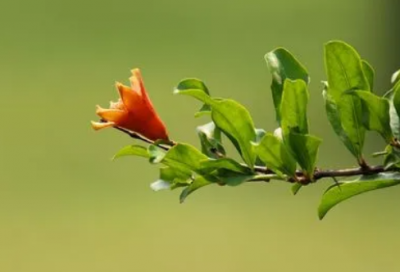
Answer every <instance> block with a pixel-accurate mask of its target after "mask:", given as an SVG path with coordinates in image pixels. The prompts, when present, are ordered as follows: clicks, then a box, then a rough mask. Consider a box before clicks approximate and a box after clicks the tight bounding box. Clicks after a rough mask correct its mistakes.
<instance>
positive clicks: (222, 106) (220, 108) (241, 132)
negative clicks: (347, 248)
mask: <svg viewBox="0 0 400 272" xmlns="http://www.w3.org/2000/svg"><path fill="white" fill-rule="evenodd" d="M211 117H212V120H213V121H214V123H215V124H216V126H217V127H218V128H219V129H221V131H222V132H223V133H224V134H225V135H227V136H228V138H229V139H231V140H232V139H234V141H232V142H233V143H236V147H237V148H238V151H239V153H240V154H241V156H242V158H243V160H244V162H245V163H246V164H247V165H248V166H249V167H250V168H252V167H253V166H254V162H255V160H256V155H255V153H254V149H253V146H252V144H251V143H252V142H253V141H254V140H255V139H256V133H255V128H254V123H253V119H252V118H251V116H250V113H249V112H248V111H247V109H246V108H245V107H243V106H242V105H240V104H239V103H237V102H235V101H233V100H230V99H227V100H220V101H215V102H214V105H212V111H211Z"/></svg>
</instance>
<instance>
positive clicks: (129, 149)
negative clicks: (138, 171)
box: [113, 145, 150, 160]
mask: <svg viewBox="0 0 400 272" xmlns="http://www.w3.org/2000/svg"><path fill="white" fill-rule="evenodd" d="M125 156H139V157H144V158H149V157H150V155H149V153H148V152H147V148H145V147H144V146H140V145H128V146H125V147H124V148H122V149H121V150H119V151H118V152H117V154H115V155H114V157H113V160H115V159H118V158H121V157H125Z"/></svg>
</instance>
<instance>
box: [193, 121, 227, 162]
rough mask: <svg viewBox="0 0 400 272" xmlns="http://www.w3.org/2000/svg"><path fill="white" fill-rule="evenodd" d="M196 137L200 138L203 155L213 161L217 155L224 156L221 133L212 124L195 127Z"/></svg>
mask: <svg viewBox="0 0 400 272" xmlns="http://www.w3.org/2000/svg"><path fill="white" fill-rule="evenodd" d="M197 135H198V136H199V138H200V144H201V151H202V152H203V154H205V155H207V156H208V157H210V158H214V159H217V158H218V157H219V156H218V154H222V155H225V154H226V152H225V149H224V147H223V146H222V141H221V131H220V130H219V129H218V128H217V127H215V124H214V123H213V122H210V123H208V124H205V125H202V126H199V127H197ZM217 153H218V154H217Z"/></svg>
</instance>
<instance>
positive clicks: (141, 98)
mask: <svg viewBox="0 0 400 272" xmlns="http://www.w3.org/2000/svg"><path fill="white" fill-rule="evenodd" d="M131 72H132V76H131V77H130V78H129V80H130V82H131V88H129V87H127V86H125V85H123V84H121V83H118V82H117V83H116V87H117V89H118V92H119V95H120V98H119V99H118V101H117V102H110V108H109V109H103V108H101V107H100V106H97V110H96V114H97V115H99V116H100V117H101V122H93V121H92V127H93V128H94V129H95V130H99V129H102V128H106V127H121V128H124V129H127V130H130V131H132V132H136V133H138V134H140V135H142V136H144V137H146V138H148V139H150V140H153V141H156V140H159V139H162V140H168V134H167V130H166V128H165V125H164V123H163V122H162V121H161V119H160V117H159V116H158V115H157V113H156V112H155V110H154V107H153V104H152V103H151V101H150V99H149V97H148V96H147V93H146V90H145V88H144V84H143V80H142V76H141V74H140V71H139V69H134V70H132V71H131Z"/></svg>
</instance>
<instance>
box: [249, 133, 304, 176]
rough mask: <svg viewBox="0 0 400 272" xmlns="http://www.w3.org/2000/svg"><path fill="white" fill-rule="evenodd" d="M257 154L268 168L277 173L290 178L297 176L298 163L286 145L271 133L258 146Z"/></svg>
mask: <svg viewBox="0 0 400 272" xmlns="http://www.w3.org/2000/svg"><path fill="white" fill-rule="evenodd" d="M256 152H257V155H258V156H259V158H260V159H261V160H262V161H263V162H264V163H265V165H266V166H267V168H269V169H271V170H272V171H274V172H275V173H277V174H280V173H284V174H286V175H288V176H289V177H293V176H294V175H295V172H296V161H295V160H294V158H293V157H292V155H291V154H290V153H289V152H288V150H287V148H286V146H285V144H284V143H283V142H282V141H281V140H280V139H279V138H277V137H276V136H274V135H272V134H271V133H267V134H265V136H264V138H263V139H262V140H261V142H260V143H259V144H258V145H257V146H256Z"/></svg>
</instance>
